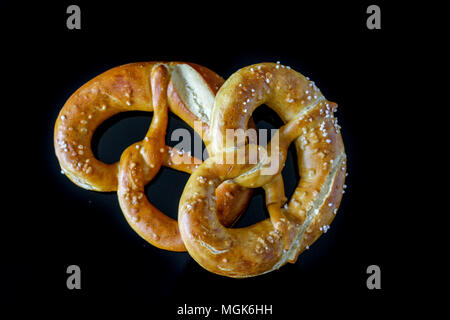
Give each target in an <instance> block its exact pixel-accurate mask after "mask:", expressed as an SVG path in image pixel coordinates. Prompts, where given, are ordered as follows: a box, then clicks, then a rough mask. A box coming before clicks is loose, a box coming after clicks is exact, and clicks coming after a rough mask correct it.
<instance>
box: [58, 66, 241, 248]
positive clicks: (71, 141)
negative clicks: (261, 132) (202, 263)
mask: <svg viewBox="0 0 450 320" xmlns="http://www.w3.org/2000/svg"><path fill="white" fill-rule="evenodd" d="M222 83H223V79H222V78H221V77H220V76H218V75H217V74H215V73H214V72H212V71H211V70H209V69H207V68H205V67H202V66H199V65H196V64H192V63H184V62H170V63H163V62H144V63H133V64H128V65H123V66H120V67H116V68H113V69H111V70H108V71H106V72H105V73H103V74H101V75H99V76H97V77H96V78H94V79H92V80H91V81H89V82H88V83H86V84H85V85H83V86H82V87H81V88H80V89H78V90H77V91H76V92H75V93H74V94H73V95H72V96H71V97H70V98H69V100H68V101H67V102H66V104H65V105H64V107H63V108H62V110H61V111H60V114H59V116H58V118H57V120H56V123H55V134H54V144H55V151H56V155H57V157H58V160H59V163H60V165H61V169H62V172H63V173H65V174H66V176H67V177H68V178H69V179H71V180H72V181H73V182H74V183H76V184H77V185H79V186H80V187H83V188H85V189H90V190H96V191H116V190H118V189H119V190H118V195H119V201H120V204H121V208H122V210H123V211H124V214H125V217H126V218H127V221H128V223H129V224H130V225H131V226H132V227H133V228H134V229H135V230H136V231H137V232H138V233H139V234H140V235H141V236H142V237H143V238H144V239H146V240H147V241H149V242H150V243H152V244H154V245H156V246H158V247H161V248H164V249H168V250H175V251H183V250H185V248H184V245H183V243H182V242H181V238H180V235H179V232H178V227H177V223H176V221H175V220H172V219H170V218H168V217H166V216H165V215H164V214H162V213H161V212H160V211H158V210H157V209H156V208H154V207H153V206H151V204H150V203H149V202H148V201H146V199H145V197H144V195H143V192H142V191H143V190H141V189H143V186H142V185H141V184H139V190H140V193H139V194H138V195H135V194H133V195H130V192H131V191H133V192H137V191H136V190H135V188H134V187H135V185H132V187H133V188H132V189H133V190H128V189H129V188H130V185H129V182H130V180H127V177H128V176H129V175H128V174H129V173H130V172H133V175H134V178H137V176H136V170H138V169H139V166H137V163H138V161H140V163H141V164H142V160H148V159H149V157H152V160H153V161H152V163H150V162H146V163H147V164H148V166H146V167H145V170H146V171H151V173H152V175H154V174H155V173H156V172H157V170H159V167H160V166H161V165H165V166H168V167H171V168H173V169H176V170H181V171H184V172H187V173H191V172H192V171H193V170H194V169H195V167H196V166H197V165H198V163H200V162H201V161H200V160H198V159H197V160H195V159H194V157H192V156H190V155H189V154H187V153H183V152H182V151H180V150H175V149H174V148H171V147H168V146H165V144H164V136H165V129H166V123H167V112H168V110H170V111H172V112H173V113H175V114H176V115H178V116H179V117H180V118H181V119H183V120H184V121H185V122H186V123H187V124H188V125H190V126H191V127H193V128H194V129H196V130H197V132H198V133H199V134H200V135H201V136H202V137H203V139H204V142H205V144H206V146H207V147H208V146H209V122H210V121H209V119H210V114H211V107H212V104H213V101H214V96H215V93H216V92H217V90H218V88H219V87H220V86H221V84H222ZM156 108H157V109H156ZM131 110H142V111H155V114H156V115H155V117H154V119H153V120H152V126H151V128H150V129H149V132H148V134H147V136H146V138H145V139H144V140H143V141H141V142H138V143H136V144H133V145H132V146H131V147H129V148H127V150H125V152H124V154H123V155H122V156H121V161H120V166H119V162H117V163H114V164H106V163H103V162H101V161H100V160H98V159H96V158H95V157H94V155H93V152H92V150H91V145H90V144H91V139H92V135H93V132H94V131H95V129H96V128H97V127H98V126H99V125H100V124H101V123H102V122H103V121H105V120H106V119H108V118H109V117H111V116H113V115H115V114H117V113H119V112H125V111H131ZM195 121H200V123H201V125H200V126H195V125H194V122H195ZM161 122H162V123H161ZM150 140H151V141H150ZM155 142H157V145H158V148H157V151H158V152H157V153H156V152H153V151H154V150H155V148H153V147H152V143H155ZM136 146H139V147H141V146H142V148H141V149H140V150H139V152H138V153H136V152H133V151H135V150H137V149H136ZM133 148H134V149H133ZM144 150H145V151H148V152H149V154H145V152H143V151H144ZM136 157H137V159H135V158H136ZM174 157H176V159H177V160H178V161H173V160H174ZM133 159H135V160H137V161H133ZM180 160H181V162H180ZM144 162H145V161H144ZM150 165H153V166H154V168H152V167H151V166H150ZM119 167H120V170H119ZM141 169H142V168H141ZM150 169H151V170H150ZM119 175H120V176H121V180H120V181H122V182H123V185H122V188H120V187H119V188H118V181H119V180H118V177H119ZM152 175H150V174H149V172H146V174H143V175H142V176H141V178H142V181H141V183H142V182H143V181H146V182H148V181H150V180H151V178H152V177H153V176H152ZM138 179H139V178H138ZM134 182H136V181H134ZM144 185H145V183H144ZM222 193H227V194H234V195H235V196H236V200H233V201H231V202H230V201H229V200H227V201H225V198H224V196H223V195H222ZM217 197H218V199H222V200H221V202H220V203H221V205H219V206H220V209H219V211H220V219H221V221H222V222H223V223H224V224H225V225H230V224H231V223H232V222H234V221H235V220H236V218H237V217H238V216H239V215H240V213H241V212H242V211H243V210H244V209H245V207H246V205H247V203H248V200H249V197H250V193H249V192H248V191H247V190H245V189H244V188H242V187H239V186H237V185H236V184H224V185H223V187H221V188H219V189H218V192H217ZM142 198H144V200H142ZM129 202H131V204H130V203H129ZM138 202H139V203H141V204H142V205H143V206H144V209H143V211H139V210H138V209H139V206H137V205H136V204H137V203H138ZM149 208H150V209H149ZM143 212H146V213H145V214H144V213H143ZM149 212H150V213H152V214H150V213H149Z"/></svg>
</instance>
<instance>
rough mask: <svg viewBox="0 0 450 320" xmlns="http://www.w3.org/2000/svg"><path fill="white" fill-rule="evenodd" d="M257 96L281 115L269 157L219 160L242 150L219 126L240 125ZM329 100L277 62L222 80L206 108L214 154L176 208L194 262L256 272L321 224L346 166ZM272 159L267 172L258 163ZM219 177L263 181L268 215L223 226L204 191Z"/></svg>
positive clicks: (221, 270) (287, 254) (305, 241)
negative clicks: (293, 182) (296, 176)
mask: <svg viewBox="0 0 450 320" xmlns="http://www.w3.org/2000/svg"><path fill="white" fill-rule="evenodd" d="M263 103H265V104H267V105H268V106H269V107H270V108H272V109H274V110H275V111H276V112H277V113H278V115H279V116H280V117H281V119H282V120H283V121H284V122H285V125H284V126H283V127H281V128H280V129H279V131H278V133H277V134H276V135H275V136H274V138H275V139H274V138H272V140H271V142H270V143H269V145H268V147H267V154H268V156H267V157H265V158H264V159H262V160H261V161H260V162H259V163H258V164H256V165H250V164H248V163H246V164H227V163H225V164H219V163H218V160H219V159H221V157H222V155H223V154H228V153H230V152H238V150H239V149H241V148H243V147H246V148H248V149H249V147H248V146H242V145H234V146H232V147H231V148H229V146H228V145H227V142H226V130H227V129H234V130H236V129H244V130H246V129H247V122H248V120H249V118H250V116H251V113H252V112H253V111H254V110H255V109H256V107H258V106H259V105H261V104H263ZM335 107H336V105H335V104H334V103H331V102H328V101H327V100H325V98H324V97H323V96H322V94H321V92H320V91H319V90H318V88H317V87H316V86H315V84H314V83H313V82H311V81H309V80H308V79H306V78H305V77H303V76H302V75H301V74H299V73H297V72H295V71H293V70H290V69H289V68H286V67H284V66H281V65H279V64H272V63H263V64H258V65H253V66H249V67H246V68H243V69H241V70H239V71H237V72H236V73H234V74H233V75H232V76H231V77H230V78H229V79H228V80H227V81H226V82H225V84H224V85H223V86H222V87H221V89H220V90H219V92H218V94H217V96H216V100H215V104H214V109H213V119H212V126H211V132H212V137H213V140H212V141H211V148H212V149H213V150H214V155H215V156H214V157H212V158H210V159H208V160H207V161H205V162H204V163H203V164H202V165H200V167H199V168H198V169H197V170H196V171H195V172H194V174H193V175H192V176H191V177H190V179H189V181H188V183H187V184H186V187H185V189H184V192H183V195H182V197H181V200H180V207H179V216H178V220H179V221H180V232H181V236H182V239H183V241H184V243H185V245H186V248H187V250H188V251H189V253H190V254H191V256H192V257H193V258H194V259H195V260H196V261H197V262H198V263H200V265H202V266H203V267H204V268H206V269H207V270H209V271H211V272H214V273H218V274H221V275H226V276H229V277H236V278H240V277H250V276H255V275H259V274H262V273H266V272H269V271H271V270H275V269H277V268H279V267H280V266H282V265H284V264H285V263H287V262H294V261H295V260H296V259H297V257H298V255H299V254H300V253H301V251H303V250H304V249H305V248H306V247H308V246H309V245H311V244H312V243H313V242H314V241H315V240H316V239H317V238H318V237H319V236H320V234H322V233H323V232H325V231H326V230H327V229H328V227H329V224H330V223H331V221H332V220H333V218H334V213H335V210H337V207H338V206H339V202H340V200H341V197H342V188H343V182H344V177H345V170H346V167H345V159H346V157H345V152H344V146H343V143H342V139H341V136H340V133H339V127H338V125H337V122H336V119H335V118H334V117H333V110H334V109H335ZM277 138H279V139H277ZM277 142H279V143H277ZM292 142H295V146H296V151H297V158H298V167H299V173H300V182H299V185H298V186H297V188H296V190H295V192H294V194H293V196H292V197H291V199H290V201H289V202H288V203H286V204H285V203H284V202H285V199H286V198H285V194H284V188H283V185H282V178H281V170H282V168H283V166H284V162H285V159H286V154H287V148H288V147H289V145H290V143H292ZM221 154H222V155H221ZM276 162H278V167H276V168H275V170H272V172H271V173H269V174H268V173H267V171H265V169H267V168H269V167H270V166H271V164H273V163H276ZM198 177H202V180H203V181H212V182H213V183H212V186H211V185H207V184H199V183H198V181H197V180H198V179H197V178H198ZM224 180H229V181H233V182H235V183H237V184H239V185H241V186H245V187H250V188H255V187H263V188H264V190H265V193H266V206H267V208H268V211H269V214H270V219H267V220H264V221H261V222H259V223H256V224H254V225H252V226H249V227H246V228H239V229H230V228H227V227H225V226H223V225H222V224H221V223H220V221H219V220H218V219H217V216H216V215H215V203H214V201H211V199H210V195H211V194H213V192H214V189H213V188H214V186H217V185H218V183H219V182H221V181H224ZM194 204H195V205H194ZM283 204H284V206H283Z"/></svg>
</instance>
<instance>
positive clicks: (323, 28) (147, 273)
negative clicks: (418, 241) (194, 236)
mask: <svg viewBox="0 0 450 320" xmlns="http://www.w3.org/2000/svg"><path fill="white" fill-rule="evenodd" d="M96 3H97V4H96V5H94V4H93V3H92V2H88V1H74V2H64V1H62V2H60V3H55V4H51V5H50V4H42V3H40V4H36V3H35V4H17V3H16V4H14V5H13V4H8V3H2V6H1V35H2V49H1V50H2V57H3V59H2V60H3V67H2V69H3V75H2V77H3V80H5V81H4V84H3V85H2V87H3V88H2V96H3V97H2V99H3V103H4V105H3V108H2V109H3V110H2V114H3V126H2V135H3V137H4V140H3V145H4V147H5V149H4V150H9V151H8V152H6V153H5V155H4V156H3V157H2V162H4V163H2V165H3V166H4V168H6V169H5V170H4V172H3V176H2V178H3V185H6V186H7V190H8V191H7V192H6V193H3V194H2V199H4V200H3V202H4V211H3V216H2V224H1V229H2V236H4V237H5V239H4V240H3V241H2V246H3V245H4V248H3V249H2V253H3V254H2V258H1V267H2V270H1V275H0V281H1V283H0V291H1V292H0V295H1V297H2V301H6V302H9V303H13V302H24V301H27V302H39V303H40V306H41V307H43V308H45V309H48V310H50V308H54V307H55V306H64V307H66V308H68V309H66V310H91V309H87V307H93V306H94V307H96V308H97V309H99V310H101V311H106V310H108V311H113V312H115V310H119V309H126V310H130V311H138V312H142V313H143V315H144V316H146V318H154V317H153V316H154V315H155V314H160V315H163V316H164V318H168V319H172V318H177V317H176V307H177V306H182V305H184V304H185V303H187V304H189V305H192V306H194V305H208V306H220V304H272V305H273V316H271V317H270V316H268V317H260V318H280V319H282V318H293V319H294V318H301V317H303V316H306V315H308V316H309V315H311V316H317V317H319V318H320V317H322V316H323V317H325V316H331V315H334V316H358V317H365V318H367V317H370V316H374V317H375V316H378V315H381V314H385V313H386V312H387V310H389V312H393V310H397V309H398V297H399V296H400V295H404V294H405V293H406V291H407V289H406V288H405V286H404V285H405V283H406V279H405V277H406V273H405V272H406V271H405V270H406V269H408V268H407V267H405V266H406V265H408V261H406V260H405V257H404V252H405V249H404V239H402V237H401V234H402V225H401V224H400V223H399V222H400V221H401V220H402V215H404V214H405V212H404V211H402V208H401V204H397V201H396V200H395V193H396V190H398V189H399V188H402V185H403V184H404V183H405V182H404V180H403V177H402V175H403V173H402V169H403V167H404V163H403V162H402V158H401V155H402V153H403V152H404V151H405V150H403V149H404V148H406V146H405V145H403V144H401V143H389V142H392V140H396V139H401V137H402V136H404V134H405V133H404V132H403V129H402V127H401V126H399V125H398V114H399V113H401V112H402V111H401V110H398V109H396V108H395V107H394V106H395V100H396V99H397V98H398V97H397V95H395V94H394V93H395V92H396V91H397V90H398V88H399V86H400V84H401V81H400V78H401V76H400V71H401V70H400V69H401V66H400V65H401V63H402V62H403V59H404V57H403V56H402V55H400V54H399V49H400V48H401V47H402V45H403V42H404V41H405V39H406V38H407V37H408V34H407V30H404V29H403V27H402V24H401V23H400V21H399V19H400V18H399V17H401V16H402V10H401V9H399V8H394V7H393V6H392V5H391V6H389V5H388V4H386V3H384V2H379V1H375V2H373V3H375V4H378V5H380V7H381V10H382V29H381V30H368V29H367V28H366V19H367V17H368V15H367V14H366V8H367V6H368V5H369V4H372V2H354V3H347V2H346V4H343V3H342V2H339V4H333V3H332V2H330V3H325V2H321V3H317V4H315V5H311V4H308V5H307V4H304V3H302V2H301V1H297V2H287V3H284V2H279V1H275V2H266V3H264V2H254V3H250V2H249V3H248V4H246V5H245V6H244V2H241V3H233V2H221V3H215V2H213V1H210V2H205V3H200V2H184V3H173V2H170V3H169V2H159V3H157V2H154V1H153V2H146V4H145V5H144V4H142V3H139V2H136V3H133V2H131V1H124V2H122V3H120V4H113V3H108V2H104V3H98V2H96ZM70 4H78V5H79V6H80V7H81V23H82V28H81V30H68V29H67V28H66V19H67V17H68V15H67V14H66V8H67V6H68V5H70ZM158 60H164V61H171V60H180V61H190V62H195V63H198V64H201V65H204V66H206V67H208V68H210V69H212V70H214V71H215V72H217V73H218V74H220V75H221V76H223V77H224V78H227V77H228V76H229V75H231V74H232V73H233V72H234V71H236V70H238V69H239V68H241V67H244V66H246V65H249V64H253V63H258V62H264V61H281V63H282V64H285V65H289V66H290V67H291V68H293V69H295V70H297V71H299V72H301V73H303V74H304V75H305V76H309V77H310V78H311V79H312V80H314V81H315V82H316V84H317V86H318V87H319V88H320V89H321V91H322V92H323V94H324V95H325V96H326V97H327V99H329V100H330V101H334V102H337V103H338V104H339V109H338V112H337V117H338V119H339V123H340V125H341V126H342V134H343V139H344V143H345V147H346V151H347V155H348V173H349V175H348V178H347V180H346V184H347V186H348V188H347V192H346V193H345V195H344V197H343V200H342V203H341V207H340V208H339V212H338V215H337V217H336V219H335V220H334V222H333V224H332V225H331V228H330V230H329V231H328V232H327V233H326V234H324V235H322V236H321V237H320V239H319V240H318V241H317V242H316V243H315V244H314V245H313V246H312V247H311V248H310V250H308V251H306V252H305V253H303V254H302V255H301V256H300V258H299V261H298V262H297V263H296V264H295V265H286V266H284V267H282V268H281V269H280V270H279V271H275V272H271V273H269V274H266V275H263V276H259V277H256V278H250V279H228V278H224V277H220V276H217V275H214V274H211V273H209V272H207V271H205V270H203V269H202V268H201V267H199V266H198V265H197V264H196V263H195V261H193V260H192V259H191V258H190V257H189V255H188V254H187V253H173V252H166V251H162V250H159V249H157V248H154V247H152V246H151V245H149V244H147V243H146V242H145V241H144V240H142V239H141V238H139V236H138V235H137V234H135V233H134V232H133V231H132V230H131V228H130V227H129V226H128V225H127V223H126V221H125V219H124V217H123V216H122V213H121V211H120V208H119V205H118V201H117V197H116V195H115V194H114V193H107V194H104V193H97V192H91V191H86V190H83V189H80V188H78V187H77V186H75V185H74V184H73V183H71V182H70V181H69V180H68V179H67V178H66V177H65V176H64V175H61V174H60V169H59V165H58V162H57V159H56V156H55V154H54V149H53V126H54V122H55V119H56V117H57V114H58V112H59V110H60V108H61V107H62V105H63V104H64V102H65V101H66V99H67V98H68V97H69V96H70V95H71V94H72V93H73V92H74V91H75V90H76V89H77V88H79V87H80V86H81V85H82V84H83V83H85V82H86V81H88V80H90V79H91V78H93V77H95V76H96V75H98V74H100V73H101V72H104V71H106V70H108V69H110V68H112V67H115V66H118V65H121V64H125V63H129V62H137V61H158ZM261 110H262V111H258V112H257V113H256V114H255V118H256V120H257V121H259V126H260V127H272V126H275V127H276V126H278V125H279V123H278V120H277V119H276V117H275V116H274V115H273V114H272V113H271V112H270V111H268V109H264V108H262V109H261ZM266 116H267V117H266ZM263 119H265V120H266V121H264V120H263ZM150 120H151V114H145V113H141V112H134V113H133V112H132V113H130V114H126V115H121V116H118V117H114V118H113V119H112V120H110V121H108V122H107V123H106V124H104V125H102V127H101V129H100V130H99V131H98V132H97V133H96V136H95V139H94V143H93V147H94V149H95V150H96V154H97V155H98V157H99V158H100V159H101V160H104V161H107V162H113V161H117V160H118V159H119V157H120V153H121V151H122V150H123V149H124V148H126V147H127V146H128V145H129V144H131V143H133V142H135V141H138V140H140V139H142V137H143V136H144V134H145V132H146V130H147V128H148V125H149V123H150ZM9 122H11V123H9ZM180 126H183V127H186V126H185V125H184V124H183V123H182V122H181V121H180V120H179V119H176V118H175V117H172V118H171V121H170V129H169V134H170V132H171V131H172V130H173V129H175V128H177V127H180ZM386 155H389V156H386ZM292 163H293V159H292V154H291V157H290V158H289V159H288V163H287V166H286V168H285V170H284V172H283V173H284V176H285V178H286V179H285V183H286V189H287V192H288V195H289V192H292V190H293V188H294V187H295V185H296V183H297V182H298V181H296V180H295V179H293V178H292V176H293V174H295V169H294V168H293V166H292ZM187 179H188V176H187V175H185V174H182V173H178V172H174V171H172V170H170V169H164V170H162V172H161V174H160V175H159V176H158V177H157V179H156V181H155V182H152V183H151V184H150V186H149V187H148V189H147V194H148V195H149V198H150V200H151V201H152V202H153V203H154V204H155V205H156V206H157V207H158V208H160V209H161V210H163V211H164V212H167V213H168V214H169V215H170V216H172V217H176V211H177V206H178V199H179V196H180V195H181V192H182V190H183V186H184V184H185V182H186V181H187ZM263 201H264V199H263V197H262V194H261V192H260V191H257V192H256V195H255V197H254V200H253V201H252V204H251V206H250V208H249V210H248V211H249V212H248V213H247V214H246V215H245V216H244V218H243V221H241V222H240V225H248V224H250V223H252V222H255V221H258V220H260V219H263V218H264V215H265V213H264V209H263V208H264V206H263ZM6 208H8V209H6ZM71 264H76V265H79V266H80V267H81V270H82V289H81V290H78V291H77V290H72V291H71V290H68V289H67V288H66V278H67V274H66V268H67V266H69V265H71ZM371 264H376V265H378V266H380V268H381V272H382V277H381V281H382V284H381V285H382V289H381V290H368V289H367V287H366V279H367V277H368V275H367V274H366V268H367V267H368V266H369V265H371ZM85 307H86V309H85ZM223 318H224V319H225V318H226V317H223ZM238 318H239V317H238ZM247 318H248V319H253V318H255V319H256V318H257V317H247ZM247 318H246V319H247ZM178 319H182V317H178ZM241 319H243V317H241Z"/></svg>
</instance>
